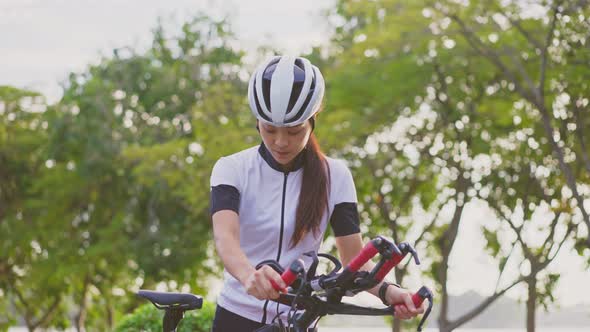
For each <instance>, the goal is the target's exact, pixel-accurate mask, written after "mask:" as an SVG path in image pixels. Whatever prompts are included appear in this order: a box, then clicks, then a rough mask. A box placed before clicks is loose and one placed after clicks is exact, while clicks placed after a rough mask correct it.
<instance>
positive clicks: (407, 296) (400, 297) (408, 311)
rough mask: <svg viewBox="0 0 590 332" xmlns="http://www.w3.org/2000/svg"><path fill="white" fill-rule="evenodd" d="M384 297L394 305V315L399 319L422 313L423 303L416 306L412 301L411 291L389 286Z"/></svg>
mask: <svg viewBox="0 0 590 332" xmlns="http://www.w3.org/2000/svg"><path fill="white" fill-rule="evenodd" d="M385 299H386V300H387V303H389V304H391V305H392V306H393V307H394V309H395V317H397V318H399V319H410V318H413V317H416V316H417V315H419V314H422V313H424V304H422V305H421V306H420V307H418V308H416V307H415V306H414V302H412V293H411V292H410V291H408V290H407V289H403V288H398V287H395V286H393V285H392V286H389V287H387V292H386V293H385Z"/></svg>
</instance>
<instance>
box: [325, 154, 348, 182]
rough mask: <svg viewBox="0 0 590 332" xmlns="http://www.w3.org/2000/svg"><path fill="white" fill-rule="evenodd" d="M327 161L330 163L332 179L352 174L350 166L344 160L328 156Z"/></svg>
mask: <svg viewBox="0 0 590 332" xmlns="http://www.w3.org/2000/svg"><path fill="white" fill-rule="evenodd" d="M326 161H327V162H328V167H330V177H332V178H339V177H341V176H344V175H348V174H349V173H350V170H349V168H348V164H347V162H346V161H345V160H344V159H338V158H332V157H328V156H326Z"/></svg>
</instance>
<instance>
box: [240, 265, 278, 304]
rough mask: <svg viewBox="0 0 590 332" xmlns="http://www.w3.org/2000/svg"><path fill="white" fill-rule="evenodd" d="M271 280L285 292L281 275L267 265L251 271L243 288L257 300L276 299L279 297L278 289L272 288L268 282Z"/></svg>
mask: <svg viewBox="0 0 590 332" xmlns="http://www.w3.org/2000/svg"><path fill="white" fill-rule="evenodd" d="M271 280H273V281H274V282H275V284H277V285H278V286H279V287H280V288H281V292H283V293H285V292H286V291H285V288H286V287H287V285H285V282H284V281H283V279H282V278H281V275H280V274H278V273H277V272H276V271H275V270H273V269H272V268H271V267H270V266H268V265H264V266H262V267H261V268H260V269H258V270H255V271H254V272H252V273H251V274H250V275H249V276H248V278H246V281H245V282H244V288H245V289H246V292H248V294H250V295H252V296H254V297H256V298H257V299H259V300H268V299H277V298H279V291H277V290H276V289H274V287H273V286H272V284H271V283H270V281H271Z"/></svg>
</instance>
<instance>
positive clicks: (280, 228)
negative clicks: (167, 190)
mask: <svg viewBox="0 0 590 332" xmlns="http://www.w3.org/2000/svg"><path fill="white" fill-rule="evenodd" d="M303 153H306V150H303V151H302V152H301V153H300V155H299V156H297V157H296V160H295V164H294V167H293V169H292V170H291V171H289V172H283V171H282V170H281V168H280V166H279V164H278V163H277V162H276V161H275V160H274V158H273V157H272V155H271V154H270V152H269V151H268V150H267V148H266V147H265V146H264V144H261V145H259V146H255V147H252V148H249V149H246V150H243V151H240V152H238V153H235V154H233V155H230V156H227V157H222V158H220V159H219V160H218V161H217V163H216V164H215V166H214V167H213V172H212V174H211V206H210V210H211V215H213V214H214V213H215V212H217V211H220V210H233V211H235V212H237V213H238V215H239V222H240V247H241V249H242V250H243V252H244V253H245V255H246V257H248V260H249V261H250V263H251V264H252V265H253V266H256V264H258V263H259V262H261V261H264V260H268V259H274V260H277V261H278V262H279V264H280V265H281V266H283V267H287V266H288V265H289V264H290V263H291V262H292V261H294V260H295V259H297V258H303V257H301V255H302V254H303V253H305V252H309V251H315V252H317V251H318V250H319V248H320V244H321V242H322V239H323V235H324V233H325V231H326V228H327V225H328V222H329V223H330V225H331V227H332V230H333V232H334V235H335V236H337V237H338V236H344V235H350V234H355V233H358V232H359V217H358V211H357V197H356V189H355V186H354V181H353V178H352V175H351V173H350V170H349V169H348V167H347V166H346V165H345V164H344V162H343V161H341V160H337V159H332V158H328V157H327V158H326V159H327V162H328V165H329V174H330V190H329V193H328V195H329V198H328V207H329V210H328V213H327V214H324V217H323V218H322V222H321V226H320V234H318V236H317V237H316V236H314V234H313V232H309V233H308V234H306V235H305V236H304V237H303V238H302V240H301V241H300V242H299V243H298V244H297V246H295V247H294V248H291V245H290V241H291V237H292V235H293V232H294V230H295V215H296V209H297V204H298V198H299V193H300V189H301V182H302V181H301V180H302V179H301V177H302V173H303V163H304V158H303V157H304V156H303ZM303 259H304V262H305V263H306V266H307V267H308V266H309V264H310V262H311V261H310V260H309V259H305V258H303ZM224 281H225V283H224V286H223V289H222V291H221V294H220V296H219V298H218V302H217V303H218V304H219V305H220V306H221V307H223V308H225V309H227V310H229V311H231V312H234V313H236V314H238V315H240V316H242V317H245V318H247V319H250V320H253V321H258V322H262V323H270V322H271V320H272V319H273V318H274V317H275V316H276V314H277V305H276V303H275V302H270V303H269V301H261V300H258V299H256V298H255V297H253V296H251V295H248V294H247V293H246V290H245V289H244V287H243V286H242V285H241V283H240V282H239V281H238V280H237V279H235V278H234V277H233V276H232V275H231V274H229V273H228V272H227V271H226V270H225V271H224ZM288 309H289V308H288V307H287V306H284V305H280V306H279V312H281V311H282V312H283V314H282V315H281V316H282V317H281V318H282V319H283V320H284V319H285V318H286V314H287V312H288Z"/></svg>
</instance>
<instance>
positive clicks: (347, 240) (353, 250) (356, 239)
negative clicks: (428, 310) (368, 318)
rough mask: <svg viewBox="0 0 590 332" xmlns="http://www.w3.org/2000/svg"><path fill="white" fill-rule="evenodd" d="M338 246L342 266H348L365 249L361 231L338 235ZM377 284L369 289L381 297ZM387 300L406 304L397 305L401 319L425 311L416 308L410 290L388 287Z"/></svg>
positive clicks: (370, 265)
mask: <svg viewBox="0 0 590 332" xmlns="http://www.w3.org/2000/svg"><path fill="white" fill-rule="evenodd" d="M336 248H337V249H338V255H339V256H340V260H341V261H342V266H346V265H347V264H348V262H350V261H351V260H352V259H353V258H354V257H356V255H358V253H359V252H361V250H362V249H363V240H362V238H361V234H360V233H356V234H351V235H345V236H338V237H336ZM374 266H375V263H373V262H372V261H370V260H369V261H368V262H367V263H366V264H365V265H364V266H363V267H362V268H361V269H362V270H365V271H371V269H373V267H374ZM380 286H381V283H379V284H378V285H377V286H375V287H373V288H371V289H369V290H367V291H368V292H369V293H371V294H373V295H375V296H377V297H379V287H380ZM385 298H386V300H387V302H388V303H389V304H391V305H394V304H405V307H404V306H400V305H396V306H395V310H396V317H398V318H401V319H409V318H412V317H415V316H416V315H418V314H421V313H423V312H424V308H423V307H420V308H416V307H415V306H414V303H413V302H412V297H411V293H410V292H409V291H408V290H405V289H403V288H398V287H388V288H387V292H386V293H385Z"/></svg>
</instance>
